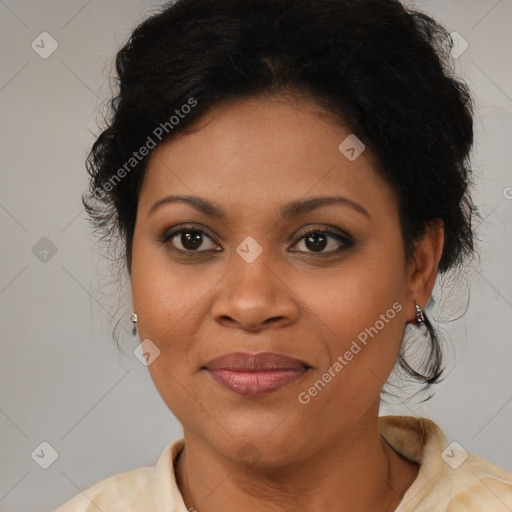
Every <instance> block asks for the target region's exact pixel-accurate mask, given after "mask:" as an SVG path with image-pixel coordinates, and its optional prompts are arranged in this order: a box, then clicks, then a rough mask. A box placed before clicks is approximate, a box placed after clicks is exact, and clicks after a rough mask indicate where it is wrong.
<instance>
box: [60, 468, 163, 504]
mask: <svg viewBox="0 0 512 512" xmlns="http://www.w3.org/2000/svg"><path fill="white" fill-rule="evenodd" d="M153 473H154V467H153V466H146V467H141V468H138V469H133V470H131V471H126V472H124V473H119V474H117V475H113V476H111V477H109V478H106V479H104V480H102V481H101V482H98V483H96V484H94V485H92V486H91V487H89V488H87V489H85V490H83V491H81V492H79V493H78V494H77V495H76V496H74V497H73V498H72V499H70V500H69V501H67V502H66V503H65V504H64V505H62V506H61V507H60V508H58V509H57V510H56V512H97V511H98V509H99V510H104V511H105V512H107V511H108V512H118V511H119V512H121V511H123V512H125V511H126V510H127V509H126V507H127V506H130V507H131V508H133V510H136V508H134V507H141V506H143V505H144V507H146V508H144V509H143V510H147V511H148V512H149V511H152V510H153V509H152V508H148V507H149V506H150V501H149V500H150V496H151V495H150V491H151V487H150V486H151V481H152V477H153Z"/></svg>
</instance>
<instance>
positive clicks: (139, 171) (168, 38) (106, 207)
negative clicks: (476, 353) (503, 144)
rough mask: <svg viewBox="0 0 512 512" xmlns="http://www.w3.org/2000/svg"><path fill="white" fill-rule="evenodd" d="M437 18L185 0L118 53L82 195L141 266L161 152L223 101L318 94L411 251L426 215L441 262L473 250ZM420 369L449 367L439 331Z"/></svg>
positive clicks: (465, 122) (261, 0) (356, 1)
mask: <svg viewBox="0 0 512 512" xmlns="http://www.w3.org/2000/svg"><path fill="white" fill-rule="evenodd" d="M452 46H453V43H452V40H451V38H450V37H449V34H448V33H447V32H446V30H445V29H444V28H443V27H442V26H440V25H439V24H438V23H437V22H436V21H435V20H433V19H432V18H431V17H429V16H427V15H426V14H424V13H421V12H419V11H416V10H411V9H409V8H406V7H405V6H404V5H402V4H401V3H400V2H399V1H397V0H178V1H176V2H175V3H168V4H165V5H164V6H163V7H162V8H161V10H159V11H158V12H157V13H156V14H153V15H151V16H150V17H149V18H148V19H146V20H145V21H144V22H143V23H141V24H140V25H139V26H138V27H137V28H136V29H135V30H134V31H133V33H132V35H131V37H130V39H129V41H128V42H127V43H126V44H125V46H124V47H123V48H122V49H121V50H120V51H119V52H118V54H117V57H116V70H117V75H118V88H117V90H116V93H115V95H114V96H113V98H112V99H111V100H110V101H109V103H108V116H107V127H106V129H105V130H104V131H103V132H102V133H101V134H100V135H99V137H98V138H97V140H96V142H95V143H94V145H93V147H92V149H91V151H90V153H89V155H88V158H87V170H88V174H89V176H90V187H89V192H88V194H84V195H83V197H82V202H83V204H84V206H85V209H86V212H87V213H88V215H89V219H90V220H89V221H90V223H91V224H92V226H93V227H94V228H95V231H99V232H101V233H102V234H103V236H102V239H107V240H110V241H111V240H114V239H117V240H118V241H121V243H122V248H123V252H122V258H121V259H122V260H123V261H124V263H125V264H126V266H127V269H128V272H130V266H131V247H132V239H133V232H134V227H135V219H136V212H137V202H138V195H139V191H140V187H141V184H142V181H143V179H144V174H145V169H146V166H147V163H148V159H149V158H150V156H151V153H152V149H153V148H154V147H155V146H157V145H159V144H161V143H163V142H164V141H166V140H168V139H170V138H171V137H174V136H176V135H177V134H184V133H187V129H191V128H193V127H192V125H193V123H194V122H195V121H196V120H199V119H200V118H201V116H203V115H204V114H205V113H206V112H207V111H208V110H209V109H210V108H211V107H212V106H214V105H215V104H217V103H218V102H220V101H229V100H231V99H235V98H252V97H258V96H261V95H278V94H287V95H289V94H291V95H296V96H297V97H298V96H300V97H304V98H307V99H309V100H310V101H313V102H315V103H316V104H317V105H318V106H320V107H321V108H322V110H324V111H325V112H326V113H327V114H328V115H329V116H331V117H332V119H334V120H335V121H337V122H338V123H340V124H342V125H344V126H347V127H349V128H350V130H351V131H352V132H353V133H355V134H356V135H357V137H358V138H359V139H361V140H362V141H363V143H364V144H365V145H366V146H367V147H368V148H369V149H370V150H371V151H372V152H373V154H374V155H375V157H376V160H377V162H378V165H379V169H377V172H379V173H380V174H381V175H382V176H383V177H384V178H385V179H386V180H387V182H388V183H389V184H390V185H391V186H392V188H393V189H394V190H395V191H396V193H397V197H398V201H399V211H400V218H401V227H402V233H403V240H404V251H405V254H406V256H407V258H408V261H410V259H411V258H412V257H413V255H414V247H415V243H416V242H417V241H418V240H419V239H421V237H422V235H423V234H424V233H425V229H426V228H427V225H428V222H429V221H430V220H433V219H442V220H443V222H444V230H445V243H444V248H443V252H442V257H441V260H440V263H439V272H440V273H444V272H446V271H447V270H449V269H451V268H457V267H460V266H461V264H462V263H463V261H464V260H465V259H466V257H468V256H470V255H472V254H473V252H474V246H473V232H472V228H471V218H472V214H473V212H474V210H475V207H474V205H473V203H472V200H471V196H470V192H469V189H470V186H471V184H472V183H471V179H470V178H471V176H470V172H471V170H470V167H469V156H468V155H469V151H470V149H471V146H472V143H473V119H472V113H473V104H472V98H471V95H470V93H469V91H468V88H467V86H466V85H465V84H464V83H463V82H462V81H460V80H459V79H457V78H456V77H455V76H454V74H453V72H452V67H451V62H450V50H451V48H452ZM426 325H427V328H428V333H429V336H428V337H429V340H430V345H429V350H428V351H427V352H428V353H426V354H425V357H424V358H423V361H422V364H421V365H420V368H417V369H414V368H413V367H412V366H411V365H410V364H409V363H408V362H407V361H406V360H405V357H404V352H403V350H402V353H401V355H400V357H399V360H398V362H397V365H398V366H400V367H401V368H402V369H403V370H405V371H406V373H407V374H408V375H410V376H412V377H414V378H415V379H417V380H419V381H420V382H421V383H423V384H424V388H425V389H426V388H427V387H428V386H429V385H430V384H432V383H434V382H437V381H439V380H440V377H441V375H442V373H443V371H444V368H443V364H442V350H441V346H440V340H439V338H438V335H437V333H436V330H435V329H434V327H433V326H432V324H431V322H430V321H429V319H428V318H427V321H426Z"/></svg>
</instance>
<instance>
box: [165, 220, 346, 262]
mask: <svg viewBox="0 0 512 512" xmlns="http://www.w3.org/2000/svg"><path fill="white" fill-rule="evenodd" d="M186 231H197V232H199V233H202V234H203V235H206V236H207V237H208V238H209V239H210V240H211V241H212V242H214V243H215V244H217V245H219V244H218V242H217V241H216V240H215V237H214V236H212V235H211V234H209V230H208V229H207V228H206V227H204V226H201V225H199V227H198V226H197V225H191V224H181V225H177V226H174V227H173V228H170V229H168V230H166V231H164V233H163V235H162V236H161V237H159V238H158V242H160V243H161V244H162V245H166V244H167V243H168V242H169V241H170V240H171V239H172V238H174V237H175V236H177V235H179V234H181V233H182V232H186ZM314 233H322V234H325V235H327V236H330V237H333V238H336V239H337V240H338V242H340V244H343V245H344V246H345V248H349V247H351V246H352V245H354V239H353V237H352V236H351V235H349V234H348V233H346V232H345V231H342V230H341V229H339V228H336V227H332V226H328V225H317V226H315V225H313V226H309V227H308V228H305V229H304V230H303V231H300V230H299V232H298V233H297V232H296V233H294V234H293V235H292V236H291V237H290V239H292V240H295V242H294V243H293V245H297V244H298V243H300V242H301V241H302V240H303V239H304V238H305V237H307V236H308V235H311V234H314ZM172 250H174V251H176V252H178V253H181V254H208V253H211V252H222V250H223V249H221V250H218V249H206V250H197V251H192V250H189V251H186V250H182V249H177V248H176V247H172ZM292 252H297V253H305V254H312V255H315V254H316V255H318V256H322V255H323V256H327V255H332V254H336V253H338V252H340V249H336V250H331V251H326V252H318V253H315V252H314V251H311V252H307V251H306V252H305V251H297V250H295V251H292Z"/></svg>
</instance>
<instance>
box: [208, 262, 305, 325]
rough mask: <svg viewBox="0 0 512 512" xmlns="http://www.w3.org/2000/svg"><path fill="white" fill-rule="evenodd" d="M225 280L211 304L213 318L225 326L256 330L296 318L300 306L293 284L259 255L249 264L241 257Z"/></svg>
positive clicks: (285, 322)
mask: <svg viewBox="0 0 512 512" xmlns="http://www.w3.org/2000/svg"><path fill="white" fill-rule="evenodd" d="M224 279H225V283H224V286H223V287H222V291H221V293H220V294H219V295H218V296H217V297H216V300H215V301H214V303H213V305H212V316H213V318H214V320H215V321H216V322H218V323H220V324H221V325H223V326H224V327H231V328H235V329H240V330H242V331H247V332H258V331H261V330H263V329H268V328H279V327H284V326H286V325H289V324H291V323H293V322H295V321H296V320H297V318H298V316H299V308H298V306H297V304H298V300H297V297H296V296H295V294H294V292H293V287H292V286H290V283H287V282H286V276H285V275H284V274H283V272H280V271H279V269H278V268H276V267H275V266H274V267H271V266H270V264H269V262H268V260H266V259H265V258H263V257H262V256H260V257H259V258H258V259H257V260H256V261H253V262H252V263H246V262H245V261H243V260H242V259H241V258H240V259H239V261H236V262H235V263H234V265H233V266H232V268H231V271H230V272H229V273H228V274H227V275H226V277H225V278H224Z"/></svg>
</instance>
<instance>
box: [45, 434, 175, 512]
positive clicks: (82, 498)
mask: <svg viewBox="0 0 512 512" xmlns="http://www.w3.org/2000/svg"><path fill="white" fill-rule="evenodd" d="M182 447H183V439H178V440H177V441H175V442H173V443H171V444H170V445H168V446H167V447H166V448H165V449H164V451H163V452H162V454H161V455H160V457H159V459H158V461H157V462H156V464H155V465H154V466H143V467H140V468H137V469H133V470H131V471H126V472H123V473H118V474H116V475H113V476H111V477H109V478H106V479H104V480H101V481H100V482H98V483H96V484H94V485H92V486H90V487H88V488H87V489H85V490H82V491H81V492H79V493H78V494H76V495H75V496H74V497H73V498H71V499H70V500H69V501H67V502H66V503H64V505H62V506H61V507H59V508H58V509H57V510H56V511H55V512H98V510H101V511H102V512H131V511H140V510H143V511H144V512H159V511H160V510H167V509H169V510H170V509H171V508H170V507H173V506H174V505H175V504H176V502H179V501H180V499H181V495H180V494H179V490H178V487H177V485H176V482H175V478H174V470H173V462H174V459H175V458H176V456H177V455H178V454H179V452H180V450H181V448H182Z"/></svg>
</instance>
